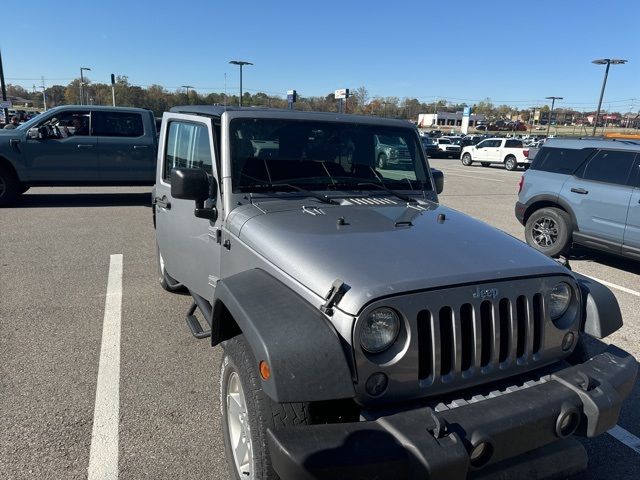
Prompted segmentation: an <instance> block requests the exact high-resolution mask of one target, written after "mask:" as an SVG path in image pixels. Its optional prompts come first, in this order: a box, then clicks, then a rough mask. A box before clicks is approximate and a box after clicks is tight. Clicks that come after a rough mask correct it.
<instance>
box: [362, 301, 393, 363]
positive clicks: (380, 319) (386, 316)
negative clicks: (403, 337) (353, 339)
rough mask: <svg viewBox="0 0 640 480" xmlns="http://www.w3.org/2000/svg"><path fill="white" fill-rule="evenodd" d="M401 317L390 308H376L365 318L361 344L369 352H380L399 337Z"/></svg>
mask: <svg viewBox="0 0 640 480" xmlns="http://www.w3.org/2000/svg"><path fill="white" fill-rule="evenodd" d="M399 331H400V318H398V314H397V313H396V312H394V311H393V310H391V309H390V308H386V307H385V308H376V309H375V310H373V311H372V312H371V313H370V314H369V315H367V318H365V319H364V323H363V325H362V328H361V329H360V345H362V348H364V349H365V350H366V351H367V352H369V353H380V352H382V351H383V350H386V349H387V348H389V347H390V346H391V345H392V344H393V342H395V341H396V338H397V337H398V332H399Z"/></svg>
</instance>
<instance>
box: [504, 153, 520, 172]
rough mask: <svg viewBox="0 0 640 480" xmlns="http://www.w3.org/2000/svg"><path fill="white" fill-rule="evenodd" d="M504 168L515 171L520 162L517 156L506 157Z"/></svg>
mask: <svg viewBox="0 0 640 480" xmlns="http://www.w3.org/2000/svg"><path fill="white" fill-rule="evenodd" d="M504 168H506V169H507V170H509V171H510V172H513V171H514V170H515V169H516V168H518V162H517V161H516V157H514V156H513V155H509V156H508V157H507V158H505V159H504Z"/></svg>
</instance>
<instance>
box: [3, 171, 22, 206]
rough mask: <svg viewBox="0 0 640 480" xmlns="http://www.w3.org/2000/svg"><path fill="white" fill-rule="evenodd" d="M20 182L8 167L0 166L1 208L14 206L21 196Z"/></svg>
mask: <svg viewBox="0 0 640 480" xmlns="http://www.w3.org/2000/svg"><path fill="white" fill-rule="evenodd" d="M20 188H21V185H20V182H19V181H18V179H17V178H16V176H15V174H14V173H13V172H12V171H11V170H10V169H9V168H7V167H5V166H3V165H0V207H3V206H5V205H12V204H13V203H14V202H15V201H16V199H17V198H18V195H20V193H21V192H20Z"/></svg>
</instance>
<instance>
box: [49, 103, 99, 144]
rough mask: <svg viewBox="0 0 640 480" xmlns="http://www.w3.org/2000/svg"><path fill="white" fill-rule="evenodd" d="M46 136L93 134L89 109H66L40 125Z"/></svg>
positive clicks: (53, 137) (65, 136)
mask: <svg viewBox="0 0 640 480" xmlns="http://www.w3.org/2000/svg"><path fill="white" fill-rule="evenodd" d="M38 128H39V129H40V131H41V133H43V134H44V135H46V138H48V139H53V140H56V139H61V138H67V137H73V136H88V135H90V134H91V114H90V112H89V111H88V110H66V111H64V112H61V113H60V114H59V115H56V116H54V117H51V118H50V119H48V120H46V121H45V122H44V123H42V124H40V126H39V127H38Z"/></svg>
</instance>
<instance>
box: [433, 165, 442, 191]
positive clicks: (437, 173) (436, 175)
mask: <svg viewBox="0 0 640 480" xmlns="http://www.w3.org/2000/svg"><path fill="white" fill-rule="evenodd" d="M431 175H433V181H434V182H435V184H436V193H437V194H438V195H440V194H441V193H442V191H443V190H444V173H442V170H437V169H435V168H432V169H431Z"/></svg>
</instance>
